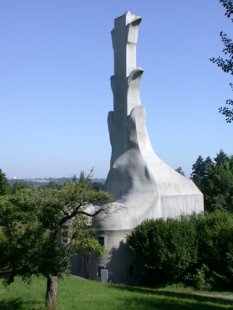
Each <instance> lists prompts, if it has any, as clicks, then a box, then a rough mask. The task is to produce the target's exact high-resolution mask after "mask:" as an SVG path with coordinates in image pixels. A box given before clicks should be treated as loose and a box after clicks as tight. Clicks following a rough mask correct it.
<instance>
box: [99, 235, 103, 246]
mask: <svg viewBox="0 0 233 310" xmlns="http://www.w3.org/2000/svg"><path fill="white" fill-rule="evenodd" d="M98 241H99V244H100V245H101V246H104V237H103V236H99V237H98Z"/></svg>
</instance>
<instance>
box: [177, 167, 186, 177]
mask: <svg viewBox="0 0 233 310" xmlns="http://www.w3.org/2000/svg"><path fill="white" fill-rule="evenodd" d="M176 171H177V172H179V173H180V174H181V175H183V176H185V173H184V171H183V169H182V168H181V167H178V168H176Z"/></svg>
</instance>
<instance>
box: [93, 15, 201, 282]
mask: <svg viewBox="0 0 233 310" xmlns="http://www.w3.org/2000/svg"><path fill="white" fill-rule="evenodd" d="M141 20H142V18H141V17H140V16H136V15H134V14H131V13H130V12H126V13H125V14H124V15H122V16H120V17H118V18H116V19H115V22H114V29H113V30H112V33H111V34H112V43H113V49H114V75H113V76H112V77H111V87H112V92H113V111H111V112H109V114H108V129H109V136H110V142H111V146H112V154H111V161H110V169H109V173H108V176H107V180H106V183H105V189H106V191H108V192H110V193H111V194H112V195H113V197H115V202H113V203H111V205H110V206H109V210H110V211H112V212H109V213H108V215H107V216H104V215H101V214H100V215H99V216H98V217H97V218H95V219H94V220H93V227H94V228H95V229H96V231H97V234H98V235H99V236H101V238H103V239H104V240H105V241H104V245H105V248H106V249H107V252H106V254H105V255H104V256H103V257H102V258H101V259H100V260H99V265H100V266H102V267H103V268H107V269H108V270H109V271H110V273H111V275H112V276H111V278H112V281H113V282H128V280H129V278H128V273H127V272H126V269H127V268H128V267H127V266H126V265H127V264H129V261H128V256H127V255H128V254H127V253H128V252H127V251H126V250H125V248H124V247H123V246H122V245H123V244H125V238H126V235H127V234H128V233H129V232H130V231H131V230H132V229H133V228H134V227H136V226H137V225H138V224H140V223H141V222H142V221H144V220H146V219H151V218H154V219H156V218H168V217H170V218H175V217H179V216H181V215H188V214H192V213H199V212H202V211H203V195H202V193H201V192H200V191H199V189H198V188H197V187H196V186H195V184H194V183H193V182H192V181H191V180H190V179H188V178H185V177H184V176H182V175H180V174H179V173H178V172H176V171H175V170H174V169H172V168H171V167H169V166H168V165H167V164H165V163H164V162H163V161H162V160H161V159H160V158H159V157H158V156H157V155H156V154H155V152H154V150H153V148H152V145H151V142H150V139H149V135H148V132H147V128H146V115H145V109H144V107H143V105H142V104H141V99H140V80H141V77H142V74H143V70H142V69H141V68H140V67H138V66H137V61H136V45H137V41H138V30H139V25H140V23H141ZM148 44H149V43H148ZM153 65H154V64H153ZM151 91H153V90H151ZM167 139H168V138H167ZM168 142H169V141H168ZM183 152H185V147H184V149H182V153H183ZM171 156H172V154H171ZM113 253H114V254H113ZM114 255H115V257H114ZM102 267H101V268H102Z"/></svg>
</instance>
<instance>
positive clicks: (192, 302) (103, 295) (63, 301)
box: [0, 277, 233, 310]
mask: <svg viewBox="0 0 233 310" xmlns="http://www.w3.org/2000/svg"><path fill="white" fill-rule="evenodd" d="M45 288H46V280H45V279H44V278H42V277H40V278H33V280H32V283H31V284H29V285H28V284H26V283H24V282H22V281H21V280H20V279H16V281H15V282H14V283H13V284H12V285H10V286H9V287H5V286H3V285H0V309H1V310H43V309H44V296H45ZM202 294H206V292H205V293H202ZM58 309H59V310H76V309H81V310H82V309H83V310H85V309H88V310H92V309H94V310H95V309H97V310H98V309H99V310H111V309H121V310H122V309H127V310H128V309H146V310H150V309H154V310H156V309H162V310H163V309H172V310H177V309H181V310H185V309H188V310H189V309H198V310H216V309H233V301H231V300H225V299H222V298H220V296H219V295H212V294H211V295H208V296H204V295H200V293H198V295H197V292H196V291H193V290H191V289H184V288H172V287H170V288H169V287H168V288H165V289H151V288H142V287H136V286H125V285H116V284H102V283H100V282H94V281H87V280H78V279H75V278H72V277H66V278H64V279H61V280H60V281H59V292H58Z"/></svg>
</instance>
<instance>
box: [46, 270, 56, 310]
mask: <svg viewBox="0 0 233 310" xmlns="http://www.w3.org/2000/svg"><path fill="white" fill-rule="evenodd" d="M56 303H57V277H56V276H52V275H49V276H48V277H47V289H46V308H47V309H48V310H55V309H56Z"/></svg>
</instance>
